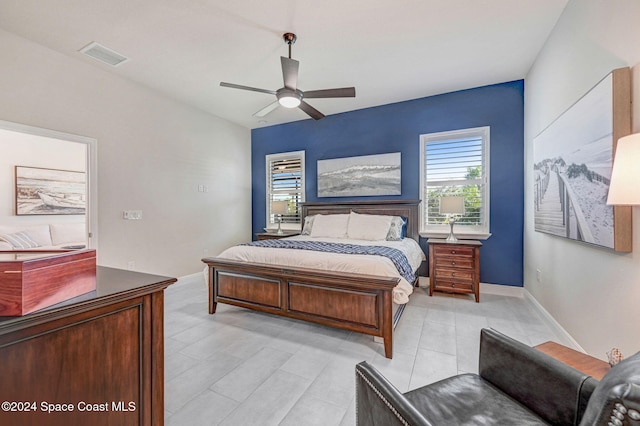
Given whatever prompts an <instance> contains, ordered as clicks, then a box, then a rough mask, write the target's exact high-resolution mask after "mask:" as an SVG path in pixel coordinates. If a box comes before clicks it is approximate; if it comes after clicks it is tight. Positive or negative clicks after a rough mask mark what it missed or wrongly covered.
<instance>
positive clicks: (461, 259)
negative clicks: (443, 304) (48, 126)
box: [427, 239, 482, 302]
mask: <svg viewBox="0 0 640 426" xmlns="http://www.w3.org/2000/svg"><path fill="white" fill-rule="evenodd" d="M427 244H429V296H432V295H433V291H434V290H441V291H445V292H448V293H471V294H473V295H474V296H475V299H476V302H479V301H480V246H482V243H481V242H480V241H476V240H459V241H456V242H450V241H447V240H443V239H429V240H427Z"/></svg>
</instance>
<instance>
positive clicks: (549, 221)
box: [533, 68, 631, 252]
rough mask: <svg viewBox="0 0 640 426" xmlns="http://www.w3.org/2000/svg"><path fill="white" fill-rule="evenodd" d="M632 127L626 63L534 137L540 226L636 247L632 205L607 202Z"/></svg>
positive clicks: (552, 231)
mask: <svg viewBox="0 0 640 426" xmlns="http://www.w3.org/2000/svg"><path fill="white" fill-rule="evenodd" d="M630 132H631V86H630V71H629V69H628V68H621V69H617V70H614V71H613V72H611V73H610V74H608V75H607V76H606V77H605V78H603V79H602V80H601V81H600V82H599V83H598V84H597V85H596V86H594V87H593V88H592V89H591V90H589V92H587V93H586V94H585V95H584V96H583V97H581V98H580V99H579V100H578V101H577V102H576V103H575V104H573V105H572V106H571V107H570V108H569V109H568V110H566V111H565V112H564V113H563V114H562V115H560V116H559V117H558V118H557V119H556V120H555V121H553V122H552V123H551V124H550V125H549V126H548V127H547V128H546V129H545V130H543V131H542V132H541V133H540V134H539V135H538V136H536V137H535V138H534V140H533V163H534V165H533V167H534V197H535V200H534V221H535V230H536V231H539V232H544V233H548V234H553V235H557V236H560V237H565V238H569V239H571V240H576V241H581V242H584V243H589V244H593V245H596V246H601V247H606V248H609V249H613V250H616V251H622V252H628V251H631V211H630V207H625V206H615V207H614V206H609V205H607V194H608V192H609V183H610V179H611V170H612V167H613V158H614V153H615V147H616V143H617V141H618V139H619V138H621V137H622V136H626V135H628V134H629V133H630Z"/></svg>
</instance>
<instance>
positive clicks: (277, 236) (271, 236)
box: [256, 231, 300, 241]
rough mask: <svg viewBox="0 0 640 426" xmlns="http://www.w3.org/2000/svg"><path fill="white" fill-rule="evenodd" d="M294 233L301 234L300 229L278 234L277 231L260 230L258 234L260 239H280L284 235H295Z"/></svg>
mask: <svg viewBox="0 0 640 426" xmlns="http://www.w3.org/2000/svg"><path fill="white" fill-rule="evenodd" d="M294 235H300V231H283V232H282V234H276V233H275V232H259V233H257V234H256V238H257V239H258V241H261V240H279V239H280V238H284V237H293V236H294Z"/></svg>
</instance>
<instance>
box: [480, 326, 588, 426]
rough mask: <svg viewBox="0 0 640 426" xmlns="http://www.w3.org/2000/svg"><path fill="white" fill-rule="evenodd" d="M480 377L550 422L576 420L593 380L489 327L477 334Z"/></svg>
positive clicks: (586, 399)
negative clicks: (478, 335)
mask: <svg viewBox="0 0 640 426" xmlns="http://www.w3.org/2000/svg"><path fill="white" fill-rule="evenodd" d="M479 370H480V371H479V372H480V376H481V377H482V378H484V379H485V380H487V381H489V382H490V383H492V384H493V385H494V386H496V387H497V388H499V389H500V390H501V391H503V392H504V393H506V394H507V395H509V396H511V397H512V398H514V399H515V400H517V401H519V402H520V403H521V404H523V405H525V406H526V407H528V408H529V409H531V410H532V411H534V412H535V413H537V414H538V415H539V416H540V417H542V418H544V419H545V420H547V421H548V422H550V423H552V424H566V425H575V424H578V423H579V422H580V419H581V418H582V415H583V414H584V409H585V407H586V405H587V402H588V400H589V397H590V396H591V393H592V392H593V390H594V389H595V386H596V384H597V383H598V381H597V380H595V379H593V378H592V377H590V376H588V375H587V374H584V373H581V372H580V371H578V370H576V369H574V368H573V367H570V366H568V365H566V364H564V363H562V362H560V361H558V360H557V359H555V358H553V357H551V356H549V355H547V354H545V353H543V352H541V351H539V350H537V349H535V348H532V347H530V346H527V345H525V344H523V343H520V342H518V341H516V340H514V339H511V338H510V337H508V336H505V335H504V334H501V333H499V332H497V331H495V330H492V329H483V330H482V331H481V333H480V368H479Z"/></svg>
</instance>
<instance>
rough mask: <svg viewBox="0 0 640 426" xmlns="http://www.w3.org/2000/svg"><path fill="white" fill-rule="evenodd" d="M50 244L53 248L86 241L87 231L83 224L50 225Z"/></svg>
mask: <svg viewBox="0 0 640 426" xmlns="http://www.w3.org/2000/svg"><path fill="white" fill-rule="evenodd" d="M49 227H50V228H51V242H52V243H53V245H54V246H59V245H62V244H68V243H80V242H85V241H87V229H86V228H85V225H84V223H52V224H51V225H49Z"/></svg>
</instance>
